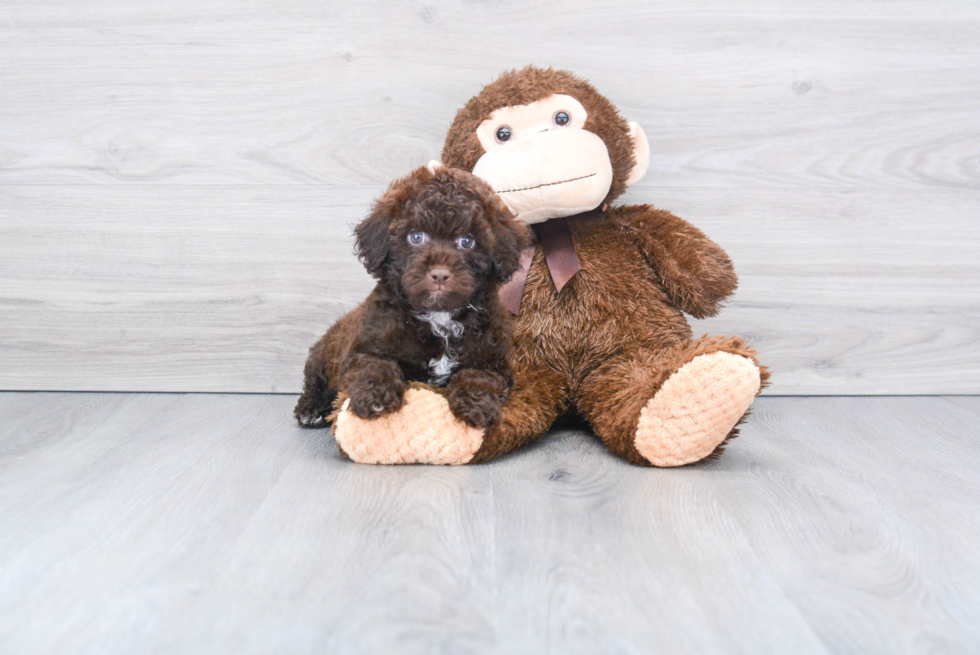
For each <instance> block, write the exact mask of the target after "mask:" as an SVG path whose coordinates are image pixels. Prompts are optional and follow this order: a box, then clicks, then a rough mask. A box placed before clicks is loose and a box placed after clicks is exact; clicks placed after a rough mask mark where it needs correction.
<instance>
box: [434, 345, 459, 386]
mask: <svg viewBox="0 0 980 655" xmlns="http://www.w3.org/2000/svg"><path fill="white" fill-rule="evenodd" d="M457 366H459V362H457V361H456V358H455V357H453V356H452V355H450V354H449V353H446V354H445V355H443V356H442V357H440V358H439V359H430V360H429V384H431V385H433V386H436V387H441V386H443V385H445V384H446V383H447V382H449V377H450V376H451V375H452V374H453V371H455V370H456V367H457Z"/></svg>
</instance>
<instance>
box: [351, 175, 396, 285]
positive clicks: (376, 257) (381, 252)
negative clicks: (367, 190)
mask: <svg viewBox="0 0 980 655" xmlns="http://www.w3.org/2000/svg"><path fill="white" fill-rule="evenodd" d="M392 186H394V185H392ZM395 196H396V194H395V193H394V189H393V188H390V189H388V191H387V192H386V193H385V194H384V195H383V196H381V197H380V198H379V199H378V200H377V201H376V202H375V203H374V206H373V207H372V208H371V213H370V214H368V216H367V218H365V219H364V220H363V221H361V222H360V224H358V226H357V227H356V228H354V236H355V238H356V241H355V243H354V252H355V253H357V258H358V259H360V260H361V263H362V264H364V268H366V269H367V272H368V273H370V274H371V275H373V276H375V277H378V274H379V273H380V272H381V269H382V268H384V265H385V263H386V262H387V261H388V254H389V252H390V250H391V235H390V233H389V229H390V228H391V225H392V223H394V221H395V218H397V216H396V212H397V211H398V206H399V203H398V201H397V199H396V197H395Z"/></svg>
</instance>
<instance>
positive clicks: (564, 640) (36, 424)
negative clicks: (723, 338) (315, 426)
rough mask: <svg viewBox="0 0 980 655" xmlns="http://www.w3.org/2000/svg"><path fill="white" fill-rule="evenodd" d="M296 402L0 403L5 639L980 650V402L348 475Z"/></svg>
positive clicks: (646, 649) (55, 647)
mask: <svg viewBox="0 0 980 655" xmlns="http://www.w3.org/2000/svg"><path fill="white" fill-rule="evenodd" d="M293 401H294V398H293V397H290V396H258V395H255V396H248V395H238V396H235V395H167V394H157V395H154V394H59V393H5V394H0V650H2V652H4V653H75V652H89V653H127V654H128V653H141V652H155V653H197V652H200V653H205V652H206V653H223V652H227V653H271V652H292V653H326V652H341V653H387V652H406V653H416V652H418V653H489V652H498V653H597V652H607V653H656V652H692V653H723V652H724V653H732V652H746V653H767V652H772V653H904V652H927V651H928V652H949V653H970V652H974V653H975V652H977V651H978V650H980V622H978V621H977V617H978V616H980V549H978V548H977V547H976V544H977V543H978V541H980V522H978V520H977V513H978V511H977V507H978V506H980V454H978V453H980V449H978V445H980V398H975V397H949V398H943V397H930V398H923V397H904V398H896V397H880V398H861V397H852V398H807V397H800V398H775V397H773V398H762V399H760V400H759V401H758V403H757V409H756V411H755V415H754V419H753V421H752V422H751V423H750V424H749V425H748V426H747V428H746V429H745V431H744V434H743V437H742V438H740V439H738V440H737V441H736V442H734V443H733V445H732V446H731V447H730V449H729V451H728V452H727V453H726V455H725V456H724V457H723V458H722V459H721V460H719V461H715V462H706V463H703V464H701V465H698V466H694V467H689V468H684V469H674V470H648V469H641V468H635V467H630V466H628V465H625V464H623V463H622V462H621V461H619V460H616V459H615V458H613V457H612V456H610V455H609V454H608V453H607V452H606V451H605V450H604V449H603V448H602V447H601V445H600V444H598V443H597V442H596V441H595V440H594V439H593V438H592V437H591V436H590V435H589V434H587V433H585V432H581V431H577V430H571V429H569V430H559V431H556V432H554V433H552V434H550V435H549V436H548V437H546V438H545V439H543V440H542V441H541V442H539V443H538V444H536V445H534V446H533V447H531V448H528V449H526V450H524V451H521V452H518V453H516V454H514V455H511V456H509V457H506V458H503V459H501V460H499V461H497V462H493V463H490V464H487V465H482V466H476V467H463V468H436V467H395V468H390V467H389V468H384V467H368V466H359V465H355V464H352V463H350V462H348V461H345V460H343V459H341V458H339V457H338V455H337V452H336V448H335V446H334V442H333V440H332V438H331V437H330V435H329V433H327V432H325V431H302V430H300V429H298V428H296V427H294V426H293V424H292V422H291V420H290V416H289V414H290V410H291V407H292V404H293Z"/></svg>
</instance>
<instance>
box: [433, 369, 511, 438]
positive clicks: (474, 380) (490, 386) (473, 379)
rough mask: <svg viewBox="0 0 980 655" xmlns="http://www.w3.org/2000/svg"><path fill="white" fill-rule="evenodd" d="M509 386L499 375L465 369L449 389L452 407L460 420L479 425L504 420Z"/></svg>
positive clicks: (456, 376) (450, 406)
mask: <svg viewBox="0 0 980 655" xmlns="http://www.w3.org/2000/svg"><path fill="white" fill-rule="evenodd" d="M506 390H507V388H506V385H505V384H504V381H503V378H501V377H500V376H499V375H496V374H491V373H485V372H482V371H475V370H472V369H464V370H462V371H459V372H458V373H457V374H456V375H455V376H454V377H453V379H452V382H450V384H449V387H448V389H447V392H448V393H447V395H448V400H449V409H450V410H452V413H453V414H454V415H455V416H456V418H458V419H459V420H461V421H463V422H464V423H466V424H467V425H472V426H473V427H476V428H485V427H488V426H490V425H495V424H497V423H499V422H500V415H501V412H502V411H503V405H504V396H505V395H506Z"/></svg>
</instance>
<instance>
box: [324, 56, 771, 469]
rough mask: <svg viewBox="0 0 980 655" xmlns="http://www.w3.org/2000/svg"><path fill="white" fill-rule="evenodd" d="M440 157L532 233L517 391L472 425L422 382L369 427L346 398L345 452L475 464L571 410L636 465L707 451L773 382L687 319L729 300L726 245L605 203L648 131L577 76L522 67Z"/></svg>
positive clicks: (493, 88) (661, 213) (341, 436)
mask: <svg viewBox="0 0 980 655" xmlns="http://www.w3.org/2000/svg"><path fill="white" fill-rule="evenodd" d="M442 160H443V163H444V164H445V165H446V166H450V167H453V168H460V169H463V170H466V171H471V172H473V173H474V174H475V175H477V176H478V177H481V178H483V179H484V180H485V181H487V182H488V183H489V184H490V186H491V187H492V188H493V189H494V190H495V191H496V192H497V194H498V195H499V196H500V198H502V199H503V201H504V202H505V203H506V205H507V206H508V207H509V208H510V210H511V211H512V212H513V213H514V215H515V216H516V217H517V219H518V220H521V221H523V222H525V223H527V224H529V225H531V226H532V228H533V229H534V232H535V235H536V237H537V243H536V245H535V247H532V248H528V249H526V250H525V251H524V252H523V253H522V259H521V266H520V268H519V269H518V271H517V273H515V274H514V276H513V277H512V278H511V279H510V281H509V282H508V283H507V284H506V285H505V286H504V287H503V288H502V289H501V292H500V298H501V301H502V302H503V305H504V306H505V307H506V308H508V310H509V311H511V312H512V313H513V314H514V315H515V319H514V320H515V323H514V329H513V330H514V331H513V336H514V345H513V351H512V353H511V355H512V366H513V375H514V383H513V387H512V388H511V389H510V393H509V398H508V400H507V402H506V403H505V404H504V406H503V411H502V415H501V417H500V419H499V420H498V421H496V422H495V423H493V424H491V425H488V426H486V427H483V428H478V427H474V426H472V425H467V424H465V423H463V422H462V421H459V420H457V419H455V418H454V417H453V415H452V413H451V411H450V408H449V405H448V402H447V400H446V398H445V394H444V393H442V392H440V390H439V389H434V388H429V387H425V386H424V385H415V388H413V389H412V393H411V394H410V395H407V396H406V398H405V403H404V404H403V405H402V406H401V407H400V408H399V409H398V410H397V411H393V412H390V413H387V414H384V415H382V416H380V417H377V418H372V419H363V418H360V417H358V416H357V415H355V414H354V413H353V412H351V411H350V408H349V403H347V402H345V399H344V397H343V395H341V396H340V397H339V398H338V400H337V405H336V407H337V412H336V414H335V416H334V419H335V424H334V433H335V436H336V439H337V443H338V445H339V447H340V449H341V451H342V452H344V453H346V454H347V455H348V456H349V457H351V458H352V459H353V460H355V461H358V462H365V463H380V462H385V463H392V462H400V463H442V464H466V463H476V462H484V461H487V460H489V459H492V458H494V457H497V456H499V455H502V454H504V453H506V452H509V451H511V450H514V449H515V448H518V447H520V446H522V445H524V444H526V443H528V442H530V441H532V440H534V439H537V438H538V437H540V436H541V435H543V434H544V433H545V432H546V431H547V430H548V428H549V427H550V426H551V425H552V423H553V422H554V421H555V420H556V418H558V417H559V416H561V415H562V414H565V413H570V412H575V413H577V414H578V415H579V416H581V417H582V418H584V419H585V420H586V421H588V423H589V425H591V427H592V429H593V430H594V431H595V434H596V435H597V436H598V437H599V438H600V439H601V440H602V441H603V443H604V444H605V445H606V447H607V448H608V449H609V450H610V451H612V452H613V453H614V454H616V455H618V456H619V457H622V458H624V459H626V460H628V461H629V462H632V463H633V464H639V465H646V466H651V465H652V466H680V465H684V464H690V463H692V462H697V461H699V460H702V459H705V458H708V457H712V456H717V455H718V454H720V453H721V452H722V449H723V447H724V445H725V443H726V442H727V441H728V440H730V439H732V438H733V437H735V436H736V435H737V432H738V428H737V426H738V425H739V424H740V423H741V422H742V420H743V419H744V418H745V416H746V415H747V413H748V410H749V406H750V405H751V404H752V401H753V400H754V398H755V397H756V395H758V393H759V392H760V390H761V389H762V388H763V387H764V386H765V385H766V382H767V379H768V377H769V374H768V370H767V369H766V368H765V367H764V366H762V365H760V364H759V362H758V361H757V359H756V354H757V353H756V351H755V350H753V349H752V348H750V347H749V346H748V345H747V344H746V342H745V340H743V339H741V338H738V337H709V336H704V337H701V338H700V339H695V338H693V336H692V333H691V328H690V326H689V325H688V323H687V321H686V319H685V318H684V313H687V314H690V315H691V316H694V317H697V318H703V317H706V316H714V315H715V314H716V313H717V312H718V310H719V309H720V307H721V304H722V302H723V301H724V300H725V299H726V298H727V297H728V296H730V295H731V294H732V292H733V291H734V290H735V286H736V284H737V278H736V276H735V272H734V270H733V268H732V263H731V261H730V260H729V259H728V256H727V255H726V254H725V252H724V251H723V250H722V249H721V248H720V247H719V246H718V245H716V244H715V243H713V242H712V241H711V240H709V239H708V238H707V237H706V236H705V235H704V234H703V233H702V232H701V231H700V230H698V229H697V228H695V227H693V226H692V225H690V224H689V223H687V222H686V221H684V220H683V219H681V218H678V217H677V216H674V215H673V214H671V213H670V212H668V211H665V210H663V209H657V208H654V207H653V206H651V205H626V206H620V207H615V206H613V205H612V203H613V201H614V200H615V199H616V198H617V197H618V196H620V195H621V194H622V193H623V192H624V191H625V190H626V188H627V187H628V186H630V185H631V184H634V183H635V182H637V181H638V180H639V179H641V178H642V177H643V175H644V174H645V173H646V169H647V164H648V160H649V146H648V143H647V139H646V136H645V135H644V133H643V130H642V129H640V127H639V126H638V125H637V124H636V123H627V122H626V120H624V119H623V118H622V117H621V116H620V115H619V112H618V111H617V109H616V107H614V106H613V105H612V104H611V103H610V102H609V101H608V100H607V99H606V98H604V97H603V96H601V95H600V94H599V93H598V92H597V91H596V90H595V89H594V88H593V87H592V86H591V85H590V84H588V83H587V82H585V81H584V80H582V79H580V78H578V77H575V76H574V75H572V74H570V73H567V72H564V71H558V70H553V69H540V68H535V67H528V68H525V69H523V70H519V71H511V72H509V73H505V74H504V75H502V76H501V77H500V78H499V79H497V80H496V81H494V82H493V83H491V84H489V85H488V86H486V87H485V88H484V89H483V90H482V91H480V93H479V94H478V95H477V96H476V97H474V98H472V99H471V100H470V101H469V102H468V103H466V105H465V106H464V107H463V108H462V109H461V110H460V111H459V112H458V113H457V115H456V118H455V120H454V121H453V123H452V126H451V127H450V129H449V133H448V135H447V137H446V142H445V147H444V149H443V152H442ZM393 449H394V450H395V451H397V453H398V455H397V457H396V458H395V459H392V458H391V456H390V453H391V452H392V450H393ZM382 452H383V453H385V455H384V456H381V455H379V453H382ZM432 453H438V455H436V456H433V455H432ZM446 453H449V456H448V457H447V456H446Z"/></svg>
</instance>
